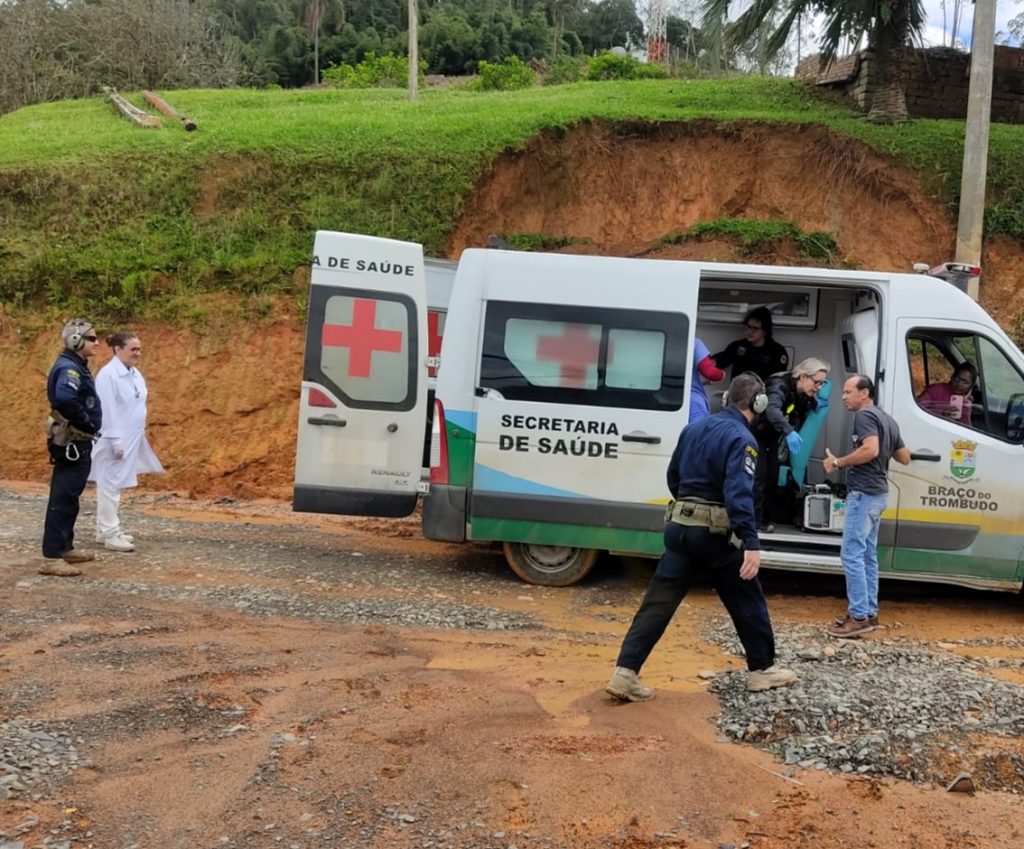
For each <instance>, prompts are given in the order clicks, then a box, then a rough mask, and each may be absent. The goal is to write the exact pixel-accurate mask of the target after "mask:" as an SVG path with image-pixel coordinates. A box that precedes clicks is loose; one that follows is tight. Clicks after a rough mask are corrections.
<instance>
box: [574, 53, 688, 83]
mask: <svg viewBox="0 0 1024 849" xmlns="http://www.w3.org/2000/svg"><path fill="white" fill-rule="evenodd" d="M667 76H668V72H667V71H666V70H665V69H664V68H663V67H662V66H661V65H651V64H645V63H643V62H638V61H637V60H636V59H634V58H633V57H632V56H617V55H616V54H614V53H602V54H601V55H600V56H592V57H591V58H590V59H588V60H587V70H586V78H587V79H588V80H643V79H664V78H665V77H667Z"/></svg>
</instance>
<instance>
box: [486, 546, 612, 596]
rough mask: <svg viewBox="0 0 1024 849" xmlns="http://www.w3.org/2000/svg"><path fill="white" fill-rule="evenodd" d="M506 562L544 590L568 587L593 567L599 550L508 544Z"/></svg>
mask: <svg viewBox="0 0 1024 849" xmlns="http://www.w3.org/2000/svg"><path fill="white" fill-rule="evenodd" d="M504 551H505V560H506V562H507V563H508V565H509V566H510V567H511V568H512V571H513V572H515V573H516V574H517V575H518V576H519V577H520V578H522V579H523V580H524V581H526V583H528V584H539V585H540V586H542V587H568V586H570V585H572V584H575V583H576V582H577V581H580V580H582V579H583V577H584V576H585V575H586V574H587V573H588V572H589V571H590V570H591V569H593V568H594V564H595V563H596V562H597V556H598V555H599V554H600V552H599V551H597V550H596V549H593V548H573V547H572V546H568V545H534V544H533V543H528V542H506V543H505V545H504Z"/></svg>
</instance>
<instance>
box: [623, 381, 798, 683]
mask: <svg viewBox="0 0 1024 849" xmlns="http://www.w3.org/2000/svg"><path fill="white" fill-rule="evenodd" d="M767 403H768V399H767V397H766V396H765V392H764V383H763V382H762V380H761V378H760V377H758V376H757V375H755V374H741V375H740V376H739V377H736V378H734V379H733V381H732V382H731V383H730V384H729V389H728V392H727V393H726V404H727V406H726V407H725V408H724V409H723V410H722V411H721V412H718V413H716V414H715V415H713V416H709V417H708V418H704V419H701V420H700V421H697V422H694V423H693V424H690V425H687V426H686V427H685V428H683V432H682V433H681V434H680V435H679V442H678V443H677V444H676V449H675V452H674V453H673V454H672V460H671V461H670V463H669V467H668V486H669V490H670V491H671V493H672V495H673V496H674V497H675V502H674V503H673V504H672V505H671V507H670V511H669V514H668V516H667V517H666V518H667V519H668V521H667V523H666V525H665V553H664V554H663V555H662V556H661V560H660V561H658V567H657V569H655V572H654V577H653V578H651V583H650V585H649V586H648V587H647V594H646V595H645V596H644V600H643V602H642V603H641V605H640V609H639V610H638V611H637V613H636V616H634V617H633V624H632V625H630V627H629V632H628V633H627V634H626V637H625V639H624V640H623V642H622V649H621V650H620V652H619V658H618V661H617V662H616V668H615V672H614V674H613V675H612V678H611V681H609V682H608V686H607V687H605V691H606V692H607V693H609V694H611V695H612V696H615V697H616V698H618V699H622V700H624V701H644V700H646V699H651V698H654V691H653V690H651V689H650V688H649V687H646V686H645V685H644V684H643V683H642V682H641V681H640V678H639V676H638V673H639V672H640V668H641V667H642V666H643V664H644V661H646V660H647V656H648V655H649V654H650V653H651V650H652V649H653V648H654V646H655V644H656V643H657V642H658V640H659V639H661V635H662V634H663V633H664V632H665V629H666V628H667V627H668V623H669V621H670V620H671V619H672V616H673V615H674V614H675V612H676V609H677V608H678V607H679V604H680V602H682V600H683V598H684V597H685V596H686V593H687V591H688V590H689V589H690V585H691V583H692V582H693V579H694V577H695V576H696V575H697V573H698V572H705V573H706V574H707V575H708V576H709V577H710V578H711V583H712V585H713V586H714V588H715V590H716V592H717V593H718V597H719V598H720V599H721V600H722V604H724V605H725V608H726V610H727V611H728V612H729V615H730V616H731V617H732V621H733V625H734V626H735V628H736V633H737V635H738V636H739V638H740V642H741V643H742V644H743V648H744V650H745V652H746V656H747V669H748V670H749V671H748V673H747V689H748V690H751V691H754V692H758V691H762V690H770V689H772V688H773V687H784V686H787V685H789V684H792V683H794V682H795V681H796V680H797V676H796V673H795V672H793V671H792V670H790V669H784V668H783V667H781V666H776V665H775V635H774V633H773V631H772V623H771V620H770V619H769V617H768V604H767V602H766V601H765V597H764V592H763V590H762V589H761V584H760V582H759V581H758V580H757V573H758V570H759V569H760V566H761V552H760V547H761V546H760V542H759V540H758V536H757V523H756V521H755V518H754V470H755V466H756V463H757V442H756V441H755V440H754V436H753V434H752V433H751V431H750V426H751V424H752V423H753V422H754V420H755V419H756V418H757V416H758V415H760V414H761V413H762V412H764V409H765V407H766V406H767Z"/></svg>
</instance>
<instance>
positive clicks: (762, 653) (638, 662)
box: [615, 522, 775, 672]
mask: <svg viewBox="0 0 1024 849" xmlns="http://www.w3.org/2000/svg"><path fill="white" fill-rule="evenodd" d="M742 564H743V552H742V551H739V550H738V549H735V548H733V547H732V546H731V545H729V543H728V542H727V541H726V538H725V537H724V536H723V535H721V534H713V533H711V532H710V531H709V530H708V529H707V528H699V527H684V526H683V525H679V524H676V523H675V522H669V523H668V524H667V525H666V526H665V553H664V554H663V555H662V556H661V560H660V561H658V568H657V569H655V570H654V577H652V578H651V583H650V585H649V586H648V587H647V593H646V595H645V596H644V600H643V603H642V604H641V605H640V609H639V610H638V611H637V612H636V616H634V617H633V624H632V625H630V626H629V631H628V633H627V634H626V637H625V639H624V640H623V641H622V649H621V651H620V652H619V659H618V661H616V664H615V665H616V666H624V667H625V668H626V669H632V670H633V671H634V672H639V671H640V667H642V666H643V665H644V661H645V660H647V656H648V655H649V654H650V653H651V650H652V649H653V648H654V646H655V644H656V643H657V642H658V640H660V639H661V636H662V634H664V633H665V629H666V628H667V627H668V623H669V622H670V621H671V619H672V616H673V615H674V614H675V612H676V608H678V607H679V605H680V603H681V602H682V600H683V598H684V597H685V596H686V593H687V592H688V591H689V589H690V585H691V584H692V583H693V579H694V578H695V577H696V576H697V574H698V573H702V574H705V575H707V576H708V577H710V578H711V585H712V586H713V587H714V588H715V592H717V593H718V597H719V599H721V602H722V604H723V605H725V609H726V610H727V611H728V613H729V616H730V617H731V618H732V623H733V626H734V627H735V628H736V634H737V636H739V638H740V642H741V643H742V644H743V650H744V652H745V653H746V655H747V669H751V670H754V669H767V668H768V667H769V666H772V665H773V664H774V663H775V634H774V632H773V631H772V623H771V620H770V619H769V618H768V603H767V602H766V601H765V598H764V592H763V591H762V589H761V584H760V583H759V582H758V580H757V578H754V579H752V580H750V581H745V580H744V579H743V578H741V577H740V566H741V565H742Z"/></svg>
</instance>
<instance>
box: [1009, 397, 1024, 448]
mask: <svg viewBox="0 0 1024 849" xmlns="http://www.w3.org/2000/svg"><path fill="white" fill-rule="evenodd" d="M1006 438H1007V439H1009V440H1010V442H1018V443H1021V442H1024V392H1019V393H1017V394H1016V395H1011V396H1010V402H1009V403H1008V404H1007V405H1006Z"/></svg>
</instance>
